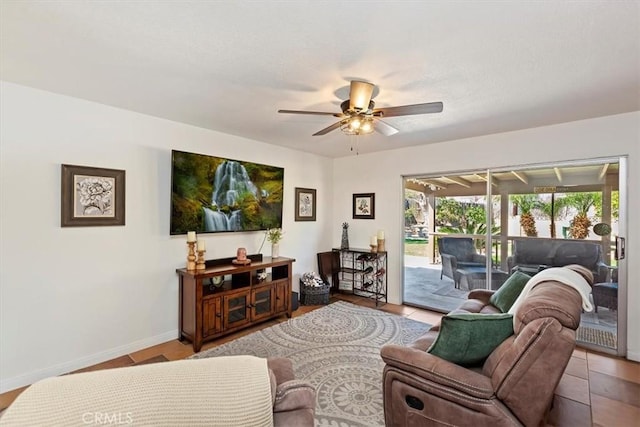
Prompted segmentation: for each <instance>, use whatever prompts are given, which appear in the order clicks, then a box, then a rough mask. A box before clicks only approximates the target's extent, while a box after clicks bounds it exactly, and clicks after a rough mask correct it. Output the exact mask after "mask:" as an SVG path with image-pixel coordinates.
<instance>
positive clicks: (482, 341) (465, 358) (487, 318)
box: [427, 313, 513, 366]
mask: <svg viewBox="0 0 640 427" xmlns="http://www.w3.org/2000/svg"><path fill="white" fill-rule="evenodd" d="M511 335H513V316H512V315H511V314H508V313H498V314H476V313H460V314H449V315H446V316H444V317H443V318H442V321H441V323H440V332H439V333H438V337H437V338H436V340H435V341H434V342H433V344H431V347H429V349H428V350H427V352H428V353H431V354H433V355H435V356H438V357H440V358H442V359H445V360H448V361H449V362H452V363H455V364H458V365H463V366H468V365H478V364H480V363H482V362H484V360H485V359H486V358H487V357H488V356H489V355H490V354H491V352H492V351H493V350H494V349H495V348H496V347H498V346H499V345H500V344H501V343H502V342H503V341H504V340H506V339H507V338H509V337H510V336H511Z"/></svg>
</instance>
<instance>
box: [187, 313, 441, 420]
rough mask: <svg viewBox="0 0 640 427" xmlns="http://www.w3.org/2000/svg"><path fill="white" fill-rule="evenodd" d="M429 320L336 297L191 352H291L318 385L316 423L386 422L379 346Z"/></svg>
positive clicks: (403, 339) (404, 341)
mask: <svg viewBox="0 0 640 427" xmlns="http://www.w3.org/2000/svg"><path fill="white" fill-rule="evenodd" d="M429 327H430V325H428V324H426V323H422V322H417V321H415V320H411V319H407V318H405V317H402V316H397V315H395V314H389V313H386V312H384V311H380V310H374V309H371V308H366V307H360V306H357V305H353V304H350V303H347V302H344V301H338V302H335V303H333V304H330V305H328V306H326V307H322V308H319V309H317V310H314V311H312V312H310V313H308V314H305V315H304V316H300V317H296V318H293V319H289V320H288V321H286V322H283V323H280V324H278V325H275V326H271V327H269V328H266V329H263V330H261V331H258V332H254V333H252V334H250V335H247V336H244V337H241V338H238V339H237V340H234V341H231V342H229V343H226V344H222V345H220V346H219V347H215V348H212V349H210V350H207V351H203V352H200V353H198V354H195V355H193V356H191V358H195V359H200V358H204V357H214V356H230V355H239V354H250V355H254V356H258V357H287V358H289V359H291V361H292V362H293V367H294V370H295V373H296V378H297V379H303V380H306V381H307V382H309V383H311V384H313V386H314V387H315V388H316V393H317V398H316V403H317V404H316V420H315V421H316V422H315V424H316V426H331V427H347V426H362V427H373V426H384V413H383V406H382V369H383V367H384V362H383V361H382V359H381V358H380V348H381V347H382V346H383V345H385V344H392V343H393V344H401V345H408V344H410V343H412V342H413V341H414V340H415V339H416V338H417V337H418V336H420V335H421V334H422V333H424V332H425V331H427V330H428V329H429Z"/></svg>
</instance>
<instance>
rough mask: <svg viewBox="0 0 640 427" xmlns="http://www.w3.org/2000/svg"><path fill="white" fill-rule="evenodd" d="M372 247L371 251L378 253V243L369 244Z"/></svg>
mask: <svg viewBox="0 0 640 427" xmlns="http://www.w3.org/2000/svg"><path fill="white" fill-rule="evenodd" d="M369 246H370V247H371V252H373V253H376V252H378V245H369Z"/></svg>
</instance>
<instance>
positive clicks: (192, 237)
mask: <svg viewBox="0 0 640 427" xmlns="http://www.w3.org/2000/svg"><path fill="white" fill-rule="evenodd" d="M195 241H196V232H195V231H187V242H195Z"/></svg>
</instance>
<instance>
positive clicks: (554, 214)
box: [537, 193, 567, 239]
mask: <svg viewBox="0 0 640 427" xmlns="http://www.w3.org/2000/svg"><path fill="white" fill-rule="evenodd" d="M566 199H567V198H566V197H556V194H555V193H551V200H550V201H548V202H545V201H542V200H541V201H540V202H539V203H538V206H537V208H538V209H540V211H541V212H542V214H543V215H544V216H546V217H547V218H549V219H550V220H551V224H550V225H549V231H550V232H551V238H552V239H555V237H556V221H557V220H559V219H561V218H562V217H563V216H564V215H565V214H566V210H567V200H566Z"/></svg>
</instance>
